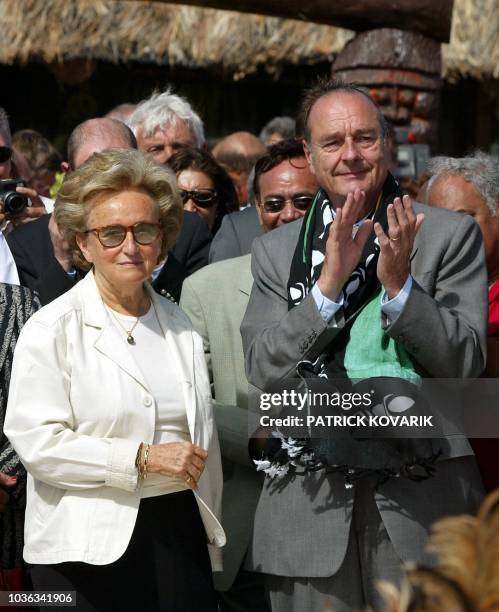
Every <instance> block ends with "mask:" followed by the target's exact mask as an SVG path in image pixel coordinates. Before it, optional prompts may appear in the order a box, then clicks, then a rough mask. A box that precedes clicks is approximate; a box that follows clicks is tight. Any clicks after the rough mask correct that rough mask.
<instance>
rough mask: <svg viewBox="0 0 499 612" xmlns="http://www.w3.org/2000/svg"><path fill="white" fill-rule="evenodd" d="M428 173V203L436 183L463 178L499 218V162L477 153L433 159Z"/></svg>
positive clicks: (428, 166)
mask: <svg viewBox="0 0 499 612" xmlns="http://www.w3.org/2000/svg"><path fill="white" fill-rule="evenodd" d="M427 173H428V175H429V176H430V179H429V181H428V186H427V189H426V198H425V199H426V202H428V200H429V197H430V192H431V189H432V187H433V185H434V184H435V182H436V181H437V180H438V179H440V178H442V177H444V176H462V177H463V179H464V180H465V181H468V182H469V183H471V184H472V185H473V187H474V188H475V189H476V190H477V191H478V193H479V194H480V196H481V197H482V199H483V201H484V202H485V204H486V205H487V207H488V209H489V210H490V214H491V215H492V216H493V217H498V216H499V211H498V210H497V208H498V203H499V160H498V159H497V158H496V157H494V156H492V155H488V154H487V153H484V152H483V151H475V153H473V155H468V156H467V157H432V158H431V159H430V160H429V161H428V165H427Z"/></svg>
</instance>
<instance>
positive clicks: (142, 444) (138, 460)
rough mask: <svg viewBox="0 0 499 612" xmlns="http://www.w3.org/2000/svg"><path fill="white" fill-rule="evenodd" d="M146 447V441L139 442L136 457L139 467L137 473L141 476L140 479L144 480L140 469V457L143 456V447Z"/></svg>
mask: <svg viewBox="0 0 499 612" xmlns="http://www.w3.org/2000/svg"><path fill="white" fill-rule="evenodd" d="M143 447H144V443H143V442H141V443H140V444H139V448H138V449H137V455H136V457H135V467H136V468H137V473H138V476H139V480H142V470H141V469H140V459H141V457H142V448H143Z"/></svg>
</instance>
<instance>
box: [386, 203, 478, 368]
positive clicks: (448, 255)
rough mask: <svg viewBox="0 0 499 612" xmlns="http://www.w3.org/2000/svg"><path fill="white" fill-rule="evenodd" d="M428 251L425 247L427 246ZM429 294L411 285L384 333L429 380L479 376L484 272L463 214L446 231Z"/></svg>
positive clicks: (475, 234) (471, 229)
mask: <svg viewBox="0 0 499 612" xmlns="http://www.w3.org/2000/svg"><path fill="white" fill-rule="evenodd" d="M427 248H431V246H429V245H428V246H427ZM435 274H436V276H435V280H434V290H433V293H432V294H431V295H430V293H429V292H428V291H425V290H424V289H423V288H422V287H421V285H420V284H418V282H417V281H414V282H413V285H412V289H411V291H410V293H409V297H408V299H407V301H406V303H405V306H404V308H403V310H402V312H401V313H400V315H399V317H398V318H397V319H396V321H395V322H393V324H390V323H389V321H388V320H387V318H386V316H384V315H383V314H382V323H383V326H384V328H385V330H386V332H387V333H388V334H389V335H390V336H391V337H392V338H394V339H395V340H397V342H400V343H401V344H402V345H404V347H405V348H406V349H407V351H408V352H409V353H410V354H411V355H412V356H413V357H414V359H415V360H416V361H417V362H418V363H419V365H420V366H421V367H422V368H423V369H424V370H426V372H428V374H429V375H431V376H433V377H435V378H463V377H475V376H479V375H480V374H481V373H482V371H483V369H484V367H485V360H486V333H487V312H488V297H487V295H488V294H487V270H486V265H485V259H484V251H483V241H482V236H481V233H480V229H479V227H478V225H477V224H476V223H475V222H474V221H473V220H472V219H471V217H469V216H467V215H462V218H461V220H460V222H459V224H458V225H457V228H455V231H453V232H452V237H451V238H450V241H449V244H448V246H447V248H446V249H445V251H444V252H443V256H442V259H441V262H440V266H439V269H438V270H436V271H435Z"/></svg>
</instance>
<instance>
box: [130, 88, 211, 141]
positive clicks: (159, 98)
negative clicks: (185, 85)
mask: <svg viewBox="0 0 499 612" xmlns="http://www.w3.org/2000/svg"><path fill="white" fill-rule="evenodd" d="M176 119H181V120H182V121H184V122H185V123H186V124H187V125H188V126H189V127H190V129H191V130H192V133H193V134H194V137H195V139H196V145H197V146H198V147H202V146H204V143H205V137H204V127H203V122H202V121H201V118H200V117H199V115H198V114H197V113H196V112H195V111H194V110H193V108H192V106H191V105H190V104H189V102H187V100H186V99H185V98H182V97H181V96H177V95H176V94H173V93H171V89H167V90H166V91H164V92H163V93H153V94H152V95H151V97H150V98H148V99H147V100H143V101H142V102H140V103H139V104H138V105H137V108H136V109H135V111H134V113H133V114H132V116H131V117H130V118H129V119H128V121H127V124H128V125H129V126H130V128H131V129H132V131H133V133H134V134H135V136H137V131H138V130H139V129H140V128H142V129H143V130H144V134H145V136H147V137H150V136H152V135H153V134H154V132H156V130H158V129H160V128H163V127H165V126H167V125H168V124H170V123H173V122H174V121H175V120H176Z"/></svg>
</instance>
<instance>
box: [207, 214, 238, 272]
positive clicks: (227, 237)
mask: <svg viewBox="0 0 499 612" xmlns="http://www.w3.org/2000/svg"><path fill="white" fill-rule="evenodd" d="M242 254H243V253H242V251H241V245H240V244H239V240H238V238H237V233H236V230H235V228H234V223H233V221H232V217H231V215H225V217H224V218H223V219H222V225H221V226H220V229H219V230H218V232H217V233H216V234H215V237H214V238H213V241H212V243H211V247H210V263H214V262H215V261H222V260H223V259H231V257H239V256H240V255H242Z"/></svg>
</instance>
